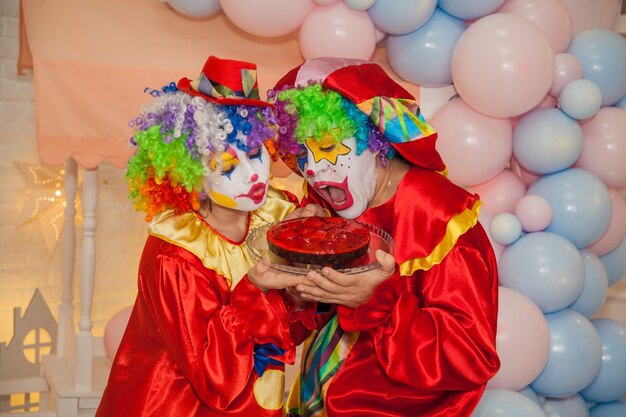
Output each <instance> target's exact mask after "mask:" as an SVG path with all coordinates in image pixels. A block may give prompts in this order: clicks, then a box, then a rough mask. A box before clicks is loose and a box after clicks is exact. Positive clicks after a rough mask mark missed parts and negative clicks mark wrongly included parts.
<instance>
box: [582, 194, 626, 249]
mask: <svg viewBox="0 0 626 417" xmlns="http://www.w3.org/2000/svg"><path fill="white" fill-rule="evenodd" d="M609 193H610V194H611V202H612V204H613V211H612V213H611V220H610V222H609V226H608V227H607V229H606V231H605V232H604V234H603V235H602V236H600V238H598V240H596V241H595V242H593V243H592V244H591V245H589V246H588V247H587V248H588V249H589V250H590V251H592V252H593V253H595V254H596V255H598V256H602V255H606V254H607V253H609V252H611V251H612V250H613V249H615V248H617V246H618V245H619V244H620V243H622V240H623V239H624V235H626V201H625V200H624V197H622V196H621V195H620V193H619V192H618V191H617V190H609Z"/></svg>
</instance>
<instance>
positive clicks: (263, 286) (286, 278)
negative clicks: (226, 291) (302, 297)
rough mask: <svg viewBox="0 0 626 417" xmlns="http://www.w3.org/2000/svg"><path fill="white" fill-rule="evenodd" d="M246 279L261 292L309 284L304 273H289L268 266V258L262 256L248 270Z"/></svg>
mask: <svg viewBox="0 0 626 417" xmlns="http://www.w3.org/2000/svg"><path fill="white" fill-rule="evenodd" d="M248 281H250V283H252V285H254V286H255V287H257V288H258V289H260V290H261V291H263V292H267V291H268V290H272V289H278V290H280V289H284V288H294V287H296V286H297V285H299V284H307V283H308V284H310V282H309V280H308V279H307V278H306V276H304V275H295V274H289V273H287V272H280V271H276V270H274V269H271V268H270V260H269V259H267V258H263V259H262V260H261V262H259V263H258V264H256V265H254V266H253V267H252V268H250V270H249V271H248Z"/></svg>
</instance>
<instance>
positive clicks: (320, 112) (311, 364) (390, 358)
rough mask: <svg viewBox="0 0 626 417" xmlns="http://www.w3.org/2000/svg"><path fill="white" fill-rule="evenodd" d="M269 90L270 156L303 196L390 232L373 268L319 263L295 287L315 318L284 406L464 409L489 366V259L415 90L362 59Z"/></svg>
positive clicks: (300, 71)
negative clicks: (391, 244) (297, 180)
mask: <svg viewBox="0 0 626 417" xmlns="http://www.w3.org/2000/svg"><path fill="white" fill-rule="evenodd" d="M269 97H270V100H271V102H273V103H274V104H275V106H276V115H277V120H278V123H279V125H280V128H279V136H278V140H277V149H278V152H279V153H280V154H281V155H282V156H283V158H284V160H285V161H286V163H287V164H288V165H289V166H290V167H291V168H292V169H293V170H294V171H295V172H296V173H298V174H300V175H301V176H303V177H304V178H305V180H306V182H307V193H308V194H307V196H306V198H308V199H309V200H312V201H317V202H319V203H320V204H323V205H324V206H325V207H326V208H327V209H329V210H331V211H332V212H334V213H335V214H337V215H339V216H341V217H346V218H351V219H356V220H358V221H361V222H364V223H367V224H370V225H373V226H376V227H378V228H381V229H382V230H384V231H386V232H387V233H388V234H389V235H391V236H392V237H393V239H394V241H395V249H394V252H393V253H392V254H386V255H385V254H382V255H381V256H379V257H378V259H379V260H380V261H381V265H382V266H381V269H380V270H378V271H379V276H378V277H374V278H373V279H372V277H371V273H370V274H369V278H367V277H365V275H368V273H364V274H363V275H364V276H363V277H358V278H355V276H354V275H345V274H342V273H339V272H338V271H334V270H332V269H331V268H328V267H326V268H324V269H323V271H322V273H319V272H318V271H311V272H309V274H308V278H309V279H310V281H311V282H310V283H309V284H299V285H298V286H297V287H296V289H297V291H299V292H300V293H301V294H302V296H303V297H305V298H307V299H309V300H314V301H317V302H318V304H317V311H318V313H319V314H318V323H319V326H318V329H317V330H316V331H314V332H313V334H312V335H311V337H310V338H309V339H308V340H307V343H306V344H305V346H304V348H303V353H302V363H301V368H300V373H299V375H298V378H297V380H296V381H295V384H294V386H293V388H292V391H291V394H290V398H289V401H288V404H287V415H288V416H290V417H295V416H330V417H335V416H342V417H344V416H369V415H377V416H379V415H380V416H383V415H384V416H388V417H391V416H422V417H443V416H446V417H447V416H455V417H468V416H470V415H471V414H472V410H473V409H474V407H475V406H476V404H477V402H478V401H479V399H480V397H481V395H482V392H483V390H484V389H485V386H486V383H487V381H488V380H489V379H490V378H491V377H492V376H493V375H494V374H495V373H496V372H497V370H498V367H499V360H498V357H497V354H496V346H495V336H496V321H497V320H496V319H497V282H498V279H497V268H496V262H495V257H494V254H493V251H492V249H491V246H490V244H489V240H488V238H487V236H486V234H485V233H484V230H483V229H482V227H481V226H480V224H479V223H478V213H479V206H480V201H479V200H478V196H476V195H472V194H470V193H468V192H466V191H465V190H463V189H462V188H460V187H457V186H456V185H454V184H452V183H451V182H450V181H449V180H448V179H447V178H446V177H445V165H444V163H443V161H442V160H441V158H440V156H439V154H438V153H437V151H436V149H435V140H436V137H437V135H436V133H435V132H434V130H433V129H432V128H431V127H430V126H429V125H428V123H427V122H426V121H425V120H424V119H423V117H422V116H421V114H420V112H419V108H418V106H417V103H416V102H415V99H414V97H413V96H411V95H410V94H409V93H408V92H407V91H406V90H405V89H404V88H402V87H401V86H400V85H399V84H397V83H396V82H394V81H393V80H392V79H391V78H390V77H389V76H388V75H387V74H386V73H385V72H384V70H383V69H382V68H381V67H380V66H378V65H376V64H374V63H369V62H364V61H359V60H351V59H339V58H318V59H312V60H309V61H307V62H305V63H304V64H302V65H301V66H299V67H297V68H294V69H293V70H292V71H290V72H289V73H287V74H286V75H285V76H284V77H283V79H281V80H280V81H279V82H278V84H277V85H276V87H275V88H274V90H273V91H270V93H269ZM379 255H380V254H379ZM383 255H385V256H383ZM386 257H389V258H391V257H392V258H393V259H392V261H391V268H389V267H388V265H389V262H388V259H386ZM374 271H376V270H374ZM364 278H366V279H364ZM320 302H322V303H324V304H322V303H320ZM328 303H333V304H335V307H333V308H332V309H330V311H327V309H326V307H327V304H328ZM322 317H325V319H323V320H322ZM304 336H306V334H305V335H300V338H303V337H304Z"/></svg>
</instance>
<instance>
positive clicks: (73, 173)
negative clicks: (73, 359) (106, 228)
mask: <svg viewBox="0 0 626 417" xmlns="http://www.w3.org/2000/svg"><path fill="white" fill-rule="evenodd" d="M77 172H78V169H77V166H76V161H74V159H72V158H70V159H68V160H67V162H66V163H65V177H64V180H63V181H64V182H63V186H64V190H65V222H64V224H63V235H62V245H63V293H62V294H61V304H60V306H59V327H58V328H57V346H56V354H57V356H58V357H59V358H62V357H64V355H65V353H66V351H65V347H66V344H67V343H68V341H67V340H66V337H67V336H68V335H71V337H74V333H75V332H74V306H73V305H72V301H73V297H72V281H73V277H74V258H75V253H76V208H75V206H76V189H77V184H78V175H77ZM70 343H73V341H71V342H70Z"/></svg>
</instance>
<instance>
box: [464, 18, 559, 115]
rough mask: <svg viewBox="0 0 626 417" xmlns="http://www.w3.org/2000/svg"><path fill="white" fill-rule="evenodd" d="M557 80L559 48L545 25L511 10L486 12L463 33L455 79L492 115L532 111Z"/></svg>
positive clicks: (474, 102)
mask: <svg viewBox="0 0 626 417" xmlns="http://www.w3.org/2000/svg"><path fill="white" fill-rule="evenodd" d="M553 79H554V52H553V51H552V47H551V46H550V44H549V43H548V41H547V39H546V37H545V35H544V34H543V32H541V30H540V29H539V28H538V27H537V26H536V25H535V24H533V23H532V22H530V21H529V20H528V19H524V18H522V17H519V16H515V15H512V14H508V13H496V14H492V15H489V16H485V17H483V18H481V19H479V20H477V21H476V22H475V23H473V24H472V25H471V26H470V27H469V28H467V30H466V31H465V32H464V33H463V35H461V38H460V39H459V41H458V42H457V45H456V48H455V50H454V53H453V55H452V80H453V81H454V85H455V87H456V89H457V91H458V92H459V95H460V96H461V98H463V100H464V101H465V102H467V104H469V105H470V106H471V107H473V108H474V109H475V110H477V111H479V112H481V113H484V114H485V115H488V116H492V117H512V116H516V115H518V114H522V113H525V112H527V111H528V110H530V109H532V108H533V107H535V106H536V105H537V104H539V102H540V101H541V100H542V99H543V98H544V97H545V96H546V94H547V93H548V91H549V90H550V86H551V85H552V82H553Z"/></svg>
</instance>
